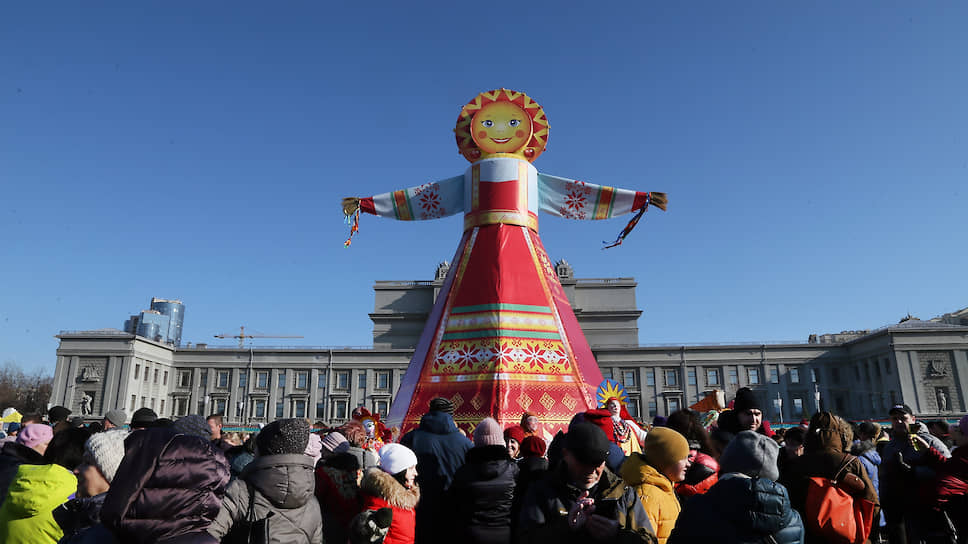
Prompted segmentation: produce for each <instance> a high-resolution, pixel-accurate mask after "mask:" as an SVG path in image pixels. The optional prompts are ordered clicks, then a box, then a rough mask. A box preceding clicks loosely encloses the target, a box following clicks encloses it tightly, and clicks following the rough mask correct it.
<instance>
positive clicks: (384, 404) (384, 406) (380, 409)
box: [373, 400, 390, 417]
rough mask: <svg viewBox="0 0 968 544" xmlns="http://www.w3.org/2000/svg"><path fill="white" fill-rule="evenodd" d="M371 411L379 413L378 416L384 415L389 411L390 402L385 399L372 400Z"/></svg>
mask: <svg viewBox="0 0 968 544" xmlns="http://www.w3.org/2000/svg"><path fill="white" fill-rule="evenodd" d="M373 411H374V412H376V413H378V414H380V417H386V415H387V412H388V411H390V402H389V401H386V400H377V401H374V402H373Z"/></svg>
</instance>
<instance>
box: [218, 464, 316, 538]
mask: <svg viewBox="0 0 968 544" xmlns="http://www.w3.org/2000/svg"><path fill="white" fill-rule="evenodd" d="M250 486H251V488H250ZM315 487H316V479H315V476H314V474H313V460H312V458H310V457H308V456H306V455H303V454H301V453H297V454H280V455H266V456H264V457H256V458H255V460H254V461H252V462H251V463H249V464H248V465H246V467H245V470H243V471H242V475H241V476H240V477H239V478H238V479H236V480H234V481H233V482H232V483H231V484H229V487H228V490H227V491H226V492H225V498H224V499H223V500H222V509H221V511H219V513H218V516H217V517H216V518H215V521H213V522H212V525H211V527H209V529H208V532H209V534H211V535H212V536H214V537H215V538H217V539H219V540H221V539H222V538H223V537H224V536H225V535H226V533H228V532H229V530H230V529H231V528H232V526H233V525H234V524H235V523H236V522H237V521H239V520H242V519H244V518H245V517H246V515H247V514H248V512H249V497H250V492H251V491H254V492H255V505H254V511H253V515H254V519H263V518H266V517H269V516H270V515H271V516H272V517H271V518H270V519H269V538H270V540H269V542H278V543H288V542H306V543H310V544H320V543H322V541H323V524H322V518H321V515H320V511H319V502H317V501H316V496H315V495H314V494H313V490H314V489H315ZM252 488H254V489H252Z"/></svg>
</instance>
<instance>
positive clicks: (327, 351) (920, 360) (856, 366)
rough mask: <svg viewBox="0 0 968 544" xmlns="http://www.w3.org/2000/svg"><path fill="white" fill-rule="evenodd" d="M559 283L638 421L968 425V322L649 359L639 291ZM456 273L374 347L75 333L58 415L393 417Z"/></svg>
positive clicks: (410, 291) (395, 308)
mask: <svg viewBox="0 0 968 544" xmlns="http://www.w3.org/2000/svg"><path fill="white" fill-rule="evenodd" d="M556 270H557V272H558V275H559V278H560V280H561V283H562V285H563V286H564V288H565V291H566V293H567V294H568V298H569V300H570V301H571V304H572V306H573V308H574V310H575V315H576V316H577V318H578V321H579V323H580V324H581V326H582V329H583V331H584V332H585V335H586V337H587V338H588V342H589V344H590V345H591V347H592V351H593V352H594V354H595V357H596V359H597V361H598V364H599V367H600V368H601V370H602V373H603V374H604V376H605V377H606V378H609V377H610V378H612V379H616V380H618V381H621V382H622V383H623V384H624V385H625V387H626V390H627V391H628V393H629V411H630V412H631V413H632V415H633V416H636V417H638V418H639V419H643V420H645V419H649V418H651V417H652V416H654V415H667V414H669V413H671V412H673V411H675V410H678V409H679V408H682V407H687V406H689V405H690V404H693V403H694V402H696V401H697V400H699V399H702V398H704V397H705V396H706V395H707V394H708V393H709V392H711V391H713V390H721V391H725V393H726V397H727V398H732V396H733V394H734V393H735V391H736V390H737V389H738V388H740V387H744V386H748V387H751V388H753V389H754V390H755V391H756V392H757V393H758V394H759V395H760V400H761V403H762V406H764V412H765V416H766V417H768V418H770V419H771V420H773V421H781V420H782V421H799V420H800V419H801V418H802V417H803V416H804V415H806V414H809V413H812V412H813V411H816V409H817V408H818V407H822V408H823V409H827V410H833V411H835V412H837V413H840V414H842V415H845V416H847V417H849V418H852V419H885V418H886V417H887V411H888V409H889V407H890V406H891V405H893V404H895V403H897V402H903V403H905V404H908V405H909V406H911V408H912V409H913V410H914V412H915V413H917V414H919V415H920V416H921V417H938V416H942V417H944V416H946V417H954V416H955V415H959V414H963V413H965V412H966V404H965V402H966V394H968V309H966V310H962V311H960V312H956V313H954V314H946V315H944V316H941V317H940V318H935V319H933V320H930V321H920V320H917V319H913V318H912V319H907V320H905V321H903V322H902V323H899V324H897V325H891V326H887V327H883V328H881V329H877V330H874V331H845V332H843V333H837V334H824V335H819V336H817V335H811V336H810V337H809V339H808V341H807V342H805V343H802V344H772V343H761V344H737V345H722V344H715V345H702V344H695V345H658V346H655V345H654V346H643V345H639V343H638V324H637V323H638V318H639V316H640V315H641V313H642V312H641V310H639V309H638V307H637V305H636V302H635V289H636V282H635V280H634V279H633V278H604V279H601V278H599V279H580V278H575V277H574V272H573V270H572V269H571V267H570V266H569V265H568V263H567V262H565V261H560V262H559V263H558V264H557V265H556ZM446 272H447V264H446V263H442V264H441V265H440V266H438V269H437V273H436V277H435V279H434V280H433V281H377V282H375V284H374V286H373V290H374V308H373V312H372V313H371V314H370V319H371V320H372V322H373V346H372V347H370V348H358V347H352V348H351V347H326V348H307V347H241V348H240V347H238V346H234V347H224V346H218V347H216V346H209V345H206V344H197V345H194V346H191V345H188V346H177V345H175V344H171V343H163V342H160V341H155V340H151V339H148V338H145V337H142V336H138V335H137V334H134V333H129V332H124V331H121V330H117V329H100V330H93V331H62V332H61V333H60V334H59V335H58V336H57V337H58V338H59V339H60V345H59V347H58V349H57V368H56V371H55V375H54V389H53V394H52V397H51V403H52V404H60V405H63V406H67V407H68V408H70V409H71V410H73V411H74V413H75V414H84V415H86V416H88V417H90V418H98V417H101V416H103V414H104V413H105V412H107V411H108V410H112V409H116V408H120V409H123V410H125V411H126V412H127V413H128V414H129V416H130V414H131V413H132V412H133V411H134V410H136V409H138V408H140V407H142V406H146V407H149V408H152V409H154V410H155V411H156V412H158V414H159V415H160V416H163V417H178V416H182V415H187V414H192V413H198V414H210V413H220V414H223V415H224V416H225V419H226V421H227V423H228V424H244V425H251V424H256V423H264V422H268V421H272V420H274V419H277V418H282V417H307V418H311V419H314V420H322V421H324V422H326V423H339V422H342V421H344V420H346V419H347V418H348V417H349V414H350V412H351V411H352V409H353V408H354V407H356V406H361V405H362V406H366V407H367V408H369V409H370V410H372V411H375V412H378V413H380V414H383V415H385V414H386V413H387V411H388V409H389V406H390V402H391V400H392V399H393V395H394V393H395V392H396V388H397V387H398V385H399V383H400V379H401V378H402V376H403V374H404V372H405V370H406V368H407V364H408V363H409V361H410V357H411V355H412V353H413V346H414V345H415V344H416V342H417V339H418V337H419V335H420V332H421V330H422V329H423V325H424V322H425V321H426V319H427V317H428V315H429V313H430V310H431V308H432V306H433V303H434V300H435V298H436V296H437V294H438V292H439V290H440V287H441V285H442V284H443V278H444V276H445V275H446ZM523 410H524V407H522V411H523Z"/></svg>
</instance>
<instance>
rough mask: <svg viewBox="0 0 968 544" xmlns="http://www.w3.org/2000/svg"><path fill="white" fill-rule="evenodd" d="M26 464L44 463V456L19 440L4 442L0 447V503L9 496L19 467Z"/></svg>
mask: <svg viewBox="0 0 968 544" xmlns="http://www.w3.org/2000/svg"><path fill="white" fill-rule="evenodd" d="M24 464H26V465H43V464H44V456H43V455H41V454H39V453H37V451H36V450H35V449H33V448H30V447H27V446H24V445H23V444H18V443H17V442H6V443H4V444H3V447H2V448H0V503H2V502H3V499H5V498H6V497H7V489H9V488H10V482H13V479H14V477H15V476H16V475H17V469H18V468H20V465H24Z"/></svg>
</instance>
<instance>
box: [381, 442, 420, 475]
mask: <svg viewBox="0 0 968 544" xmlns="http://www.w3.org/2000/svg"><path fill="white" fill-rule="evenodd" d="M414 466H417V456H416V454H414V453H413V451H412V450H411V449H410V448H408V447H406V446H404V445H403V444H395V443H391V444H384V445H383V447H382V448H380V468H381V469H383V472H386V473H389V474H398V473H400V472H403V471H404V470H407V469H408V468H410V467H414Z"/></svg>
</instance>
